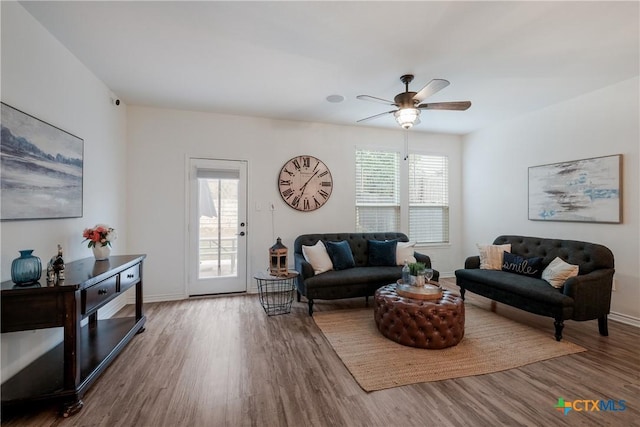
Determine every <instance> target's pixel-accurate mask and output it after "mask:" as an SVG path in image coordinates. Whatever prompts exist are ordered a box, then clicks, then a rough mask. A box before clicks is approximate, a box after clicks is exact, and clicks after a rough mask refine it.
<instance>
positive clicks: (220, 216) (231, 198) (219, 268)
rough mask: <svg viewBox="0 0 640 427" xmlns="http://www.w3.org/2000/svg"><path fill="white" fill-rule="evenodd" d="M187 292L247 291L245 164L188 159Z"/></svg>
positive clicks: (203, 293) (196, 293)
mask: <svg viewBox="0 0 640 427" xmlns="http://www.w3.org/2000/svg"><path fill="white" fill-rule="evenodd" d="M189 201H190V203H189V227H188V228H189V262H188V265H189V280H188V293H189V296H194V295H208V294H222V293H230V292H246V290H247V267H246V264H247V162H246V161H234V160H211V159H193V158H192V159H190V160H189Z"/></svg>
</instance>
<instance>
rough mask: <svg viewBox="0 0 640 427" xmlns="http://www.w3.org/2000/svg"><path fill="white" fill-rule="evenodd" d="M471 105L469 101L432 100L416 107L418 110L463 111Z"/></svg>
mask: <svg viewBox="0 0 640 427" xmlns="http://www.w3.org/2000/svg"><path fill="white" fill-rule="evenodd" d="M469 107H471V101H454V102H433V103H431V104H420V105H418V106H417V107H416V108H418V109H420V110H459V111H464V110H466V109H468V108H469Z"/></svg>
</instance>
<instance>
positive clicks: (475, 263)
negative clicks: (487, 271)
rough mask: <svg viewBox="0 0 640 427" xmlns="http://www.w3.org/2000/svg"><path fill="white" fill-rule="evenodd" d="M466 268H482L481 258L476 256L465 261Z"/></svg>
mask: <svg viewBox="0 0 640 427" xmlns="http://www.w3.org/2000/svg"><path fill="white" fill-rule="evenodd" d="M464 268H480V256H479V255H474V256H470V257H468V258H467V259H466V260H465V261H464Z"/></svg>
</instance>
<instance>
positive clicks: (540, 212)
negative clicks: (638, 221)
mask: <svg viewBox="0 0 640 427" xmlns="http://www.w3.org/2000/svg"><path fill="white" fill-rule="evenodd" d="M529 219H530V220H534V221H578V222H603V223H620V222H622V154H616V155H612V156H604V157H595V158H591V159H582V160H573V161H569V162H561V163H554V164H550V165H542V166H532V167H530V168H529Z"/></svg>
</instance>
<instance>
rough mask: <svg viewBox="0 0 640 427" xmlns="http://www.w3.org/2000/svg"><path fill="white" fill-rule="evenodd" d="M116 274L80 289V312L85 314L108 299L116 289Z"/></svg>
mask: <svg viewBox="0 0 640 427" xmlns="http://www.w3.org/2000/svg"><path fill="white" fill-rule="evenodd" d="M117 285H118V276H113V277H110V278H108V279H107V280H104V281H102V282H100V283H96V284H95V285H93V286H91V287H90V288H87V289H84V290H83V291H82V314H87V313H90V312H92V311H93V310H95V309H96V308H98V307H99V306H100V305H102V304H103V303H105V302H107V301H109V300H110V299H111V298H112V297H113V295H115V293H116V291H117Z"/></svg>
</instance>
